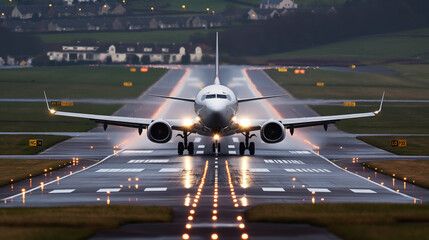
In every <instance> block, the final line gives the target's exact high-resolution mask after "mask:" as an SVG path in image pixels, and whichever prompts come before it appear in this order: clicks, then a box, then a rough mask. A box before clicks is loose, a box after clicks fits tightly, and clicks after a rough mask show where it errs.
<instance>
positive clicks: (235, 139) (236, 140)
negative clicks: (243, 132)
mask: <svg viewBox="0 0 429 240" xmlns="http://www.w3.org/2000/svg"><path fill="white" fill-rule="evenodd" d="M232 141H233V142H235V143H238V142H240V141H239V140H238V137H233V138H232Z"/></svg>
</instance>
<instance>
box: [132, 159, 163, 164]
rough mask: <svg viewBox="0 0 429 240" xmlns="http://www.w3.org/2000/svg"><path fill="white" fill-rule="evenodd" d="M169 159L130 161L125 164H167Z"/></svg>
mask: <svg viewBox="0 0 429 240" xmlns="http://www.w3.org/2000/svg"><path fill="white" fill-rule="evenodd" d="M169 161H170V159H132V160H130V161H128V162H127V163H168V162H169Z"/></svg>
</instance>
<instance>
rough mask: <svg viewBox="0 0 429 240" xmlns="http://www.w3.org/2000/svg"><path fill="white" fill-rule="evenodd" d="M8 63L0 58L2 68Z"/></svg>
mask: <svg viewBox="0 0 429 240" xmlns="http://www.w3.org/2000/svg"><path fill="white" fill-rule="evenodd" d="M5 63H6V62H5V61H4V59H3V58H2V57H0V66H3V65H4V64H5Z"/></svg>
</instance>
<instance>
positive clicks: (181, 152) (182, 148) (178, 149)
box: [177, 142, 185, 155]
mask: <svg viewBox="0 0 429 240" xmlns="http://www.w3.org/2000/svg"><path fill="white" fill-rule="evenodd" d="M183 150H185V145H183V143H182V142H179V144H178V145H177V153H179V155H183Z"/></svg>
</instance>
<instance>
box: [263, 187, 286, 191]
mask: <svg viewBox="0 0 429 240" xmlns="http://www.w3.org/2000/svg"><path fill="white" fill-rule="evenodd" d="M262 191H264V192H284V191H285V190H284V188H275V187H263V188H262Z"/></svg>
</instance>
